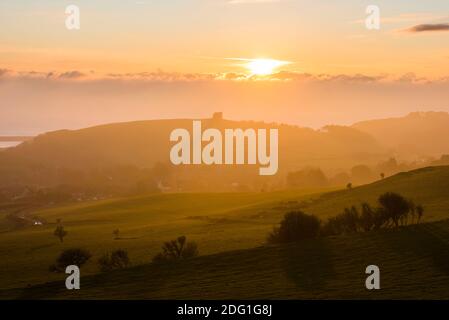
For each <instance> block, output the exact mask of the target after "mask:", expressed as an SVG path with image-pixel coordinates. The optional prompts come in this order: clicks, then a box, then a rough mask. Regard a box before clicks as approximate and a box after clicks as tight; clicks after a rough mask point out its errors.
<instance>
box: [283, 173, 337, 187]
mask: <svg viewBox="0 0 449 320" xmlns="http://www.w3.org/2000/svg"><path fill="white" fill-rule="evenodd" d="M287 184H288V186H289V187H295V188H321V187H324V186H326V185H327V184H328V181H327V178H326V176H325V175H324V173H323V171H321V169H319V168H307V169H303V170H300V171H294V172H289V173H288V175H287Z"/></svg>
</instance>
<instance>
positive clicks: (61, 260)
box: [49, 248, 92, 272]
mask: <svg viewBox="0 0 449 320" xmlns="http://www.w3.org/2000/svg"><path fill="white" fill-rule="evenodd" d="M91 256H92V255H91V254H90V252H89V251H87V250H84V249H79V248H74V249H67V250H64V251H63V252H62V253H61V254H60V255H59V257H58V258H57V259H56V263H55V264H53V265H51V266H50V268H49V270H50V271H52V272H63V271H65V268H66V267H67V266H70V265H76V266H77V267H78V268H80V267H81V266H82V265H84V264H85V263H86V262H87V261H88V260H89V259H90V257H91Z"/></svg>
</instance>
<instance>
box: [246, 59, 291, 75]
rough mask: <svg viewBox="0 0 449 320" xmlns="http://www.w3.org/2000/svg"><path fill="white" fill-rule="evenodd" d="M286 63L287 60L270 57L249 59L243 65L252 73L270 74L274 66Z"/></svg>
mask: <svg viewBox="0 0 449 320" xmlns="http://www.w3.org/2000/svg"><path fill="white" fill-rule="evenodd" d="M288 63H289V62H287V61H280V60H272V59H251V60H249V62H248V63H247V64H246V65H245V67H246V68H247V69H248V70H249V71H250V72H251V74H253V75H268V74H272V73H273V72H274V71H275V69H276V68H278V67H280V66H283V65H286V64H288Z"/></svg>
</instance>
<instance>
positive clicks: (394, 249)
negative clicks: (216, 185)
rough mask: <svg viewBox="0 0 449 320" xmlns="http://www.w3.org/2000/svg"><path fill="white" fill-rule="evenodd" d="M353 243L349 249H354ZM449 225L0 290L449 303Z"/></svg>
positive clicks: (33, 294)
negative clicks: (376, 271)
mask: <svg viewBox="0 0 449 320" xmlns="http://www.w3.org/2000/svg"><path fill="white" fill-rule="evenodd" d="M348 244H350V245H348ZM448 249H449V221H447V220H446V221H443V222H436V223H427V224H421V225H418V226H409V227H405V228H402V229H400V230H389V231H380V232H371V233H366V234H358V235H353V236H348V237H345V236H340V237H332V238H323V239H316V240H309V241H305V242H304V243H302V244H299V245H289V246H270V247H260V248H254V249H248V250H240V251H232V252H225V253H219V254H215V255H209V256H203V257H199V258H196V259H191V260H188V261H186V262H184V263H175V264H169V265H151V264H150V265H145V266H139V267H134V268H130V269H127V270H124V271H115V272H111V273H106V274H99V275H94V276H87V277H84V278H82V284H81V286H82V288H81V290H79V291H69V290H66V289H65V286H64V280H63V279H61V280H60V281H57V282H53V283H51V284H47V285H44V286H36V287H33V288H29V289H25V290H23V291H21V290H12V291H5V292H0V297H2V296H3V298H5V297H8V298H25V299H33V298H40V299H42V298H43V299H67V298H78V299H79V298H81V299H85V298H91V299H106V298H114V299H132V298H134V299H170V298H174V299H255V298H259V299H276V298H277V299H292V298H307V299H316V298H321V299H326V298H340V299H350V298H369V299H371V298H373V299H376V298H383V299H385V298H394V299H403V298H415V299H429V298H437V299H448V298H449V250H448ZM370 264H375V265H378V266H379V267H380V270H381V290H379V291H368V290H366V289H365V285H364V283H365V279H366V275H365V268H366V266H367V265H370Z"/></svg>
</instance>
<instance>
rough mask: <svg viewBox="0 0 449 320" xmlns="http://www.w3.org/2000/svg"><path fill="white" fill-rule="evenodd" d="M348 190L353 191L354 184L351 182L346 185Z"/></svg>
mask: <svg viewBox="0 0 449 320" xmlns="http://www.w3.org/2000/svg"><path fill="white" fill-rule="evenodd" d="M346 189H348V190H351V189H352V183H351V182H349V183H348V184H347V185H346Z"/></svg>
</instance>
